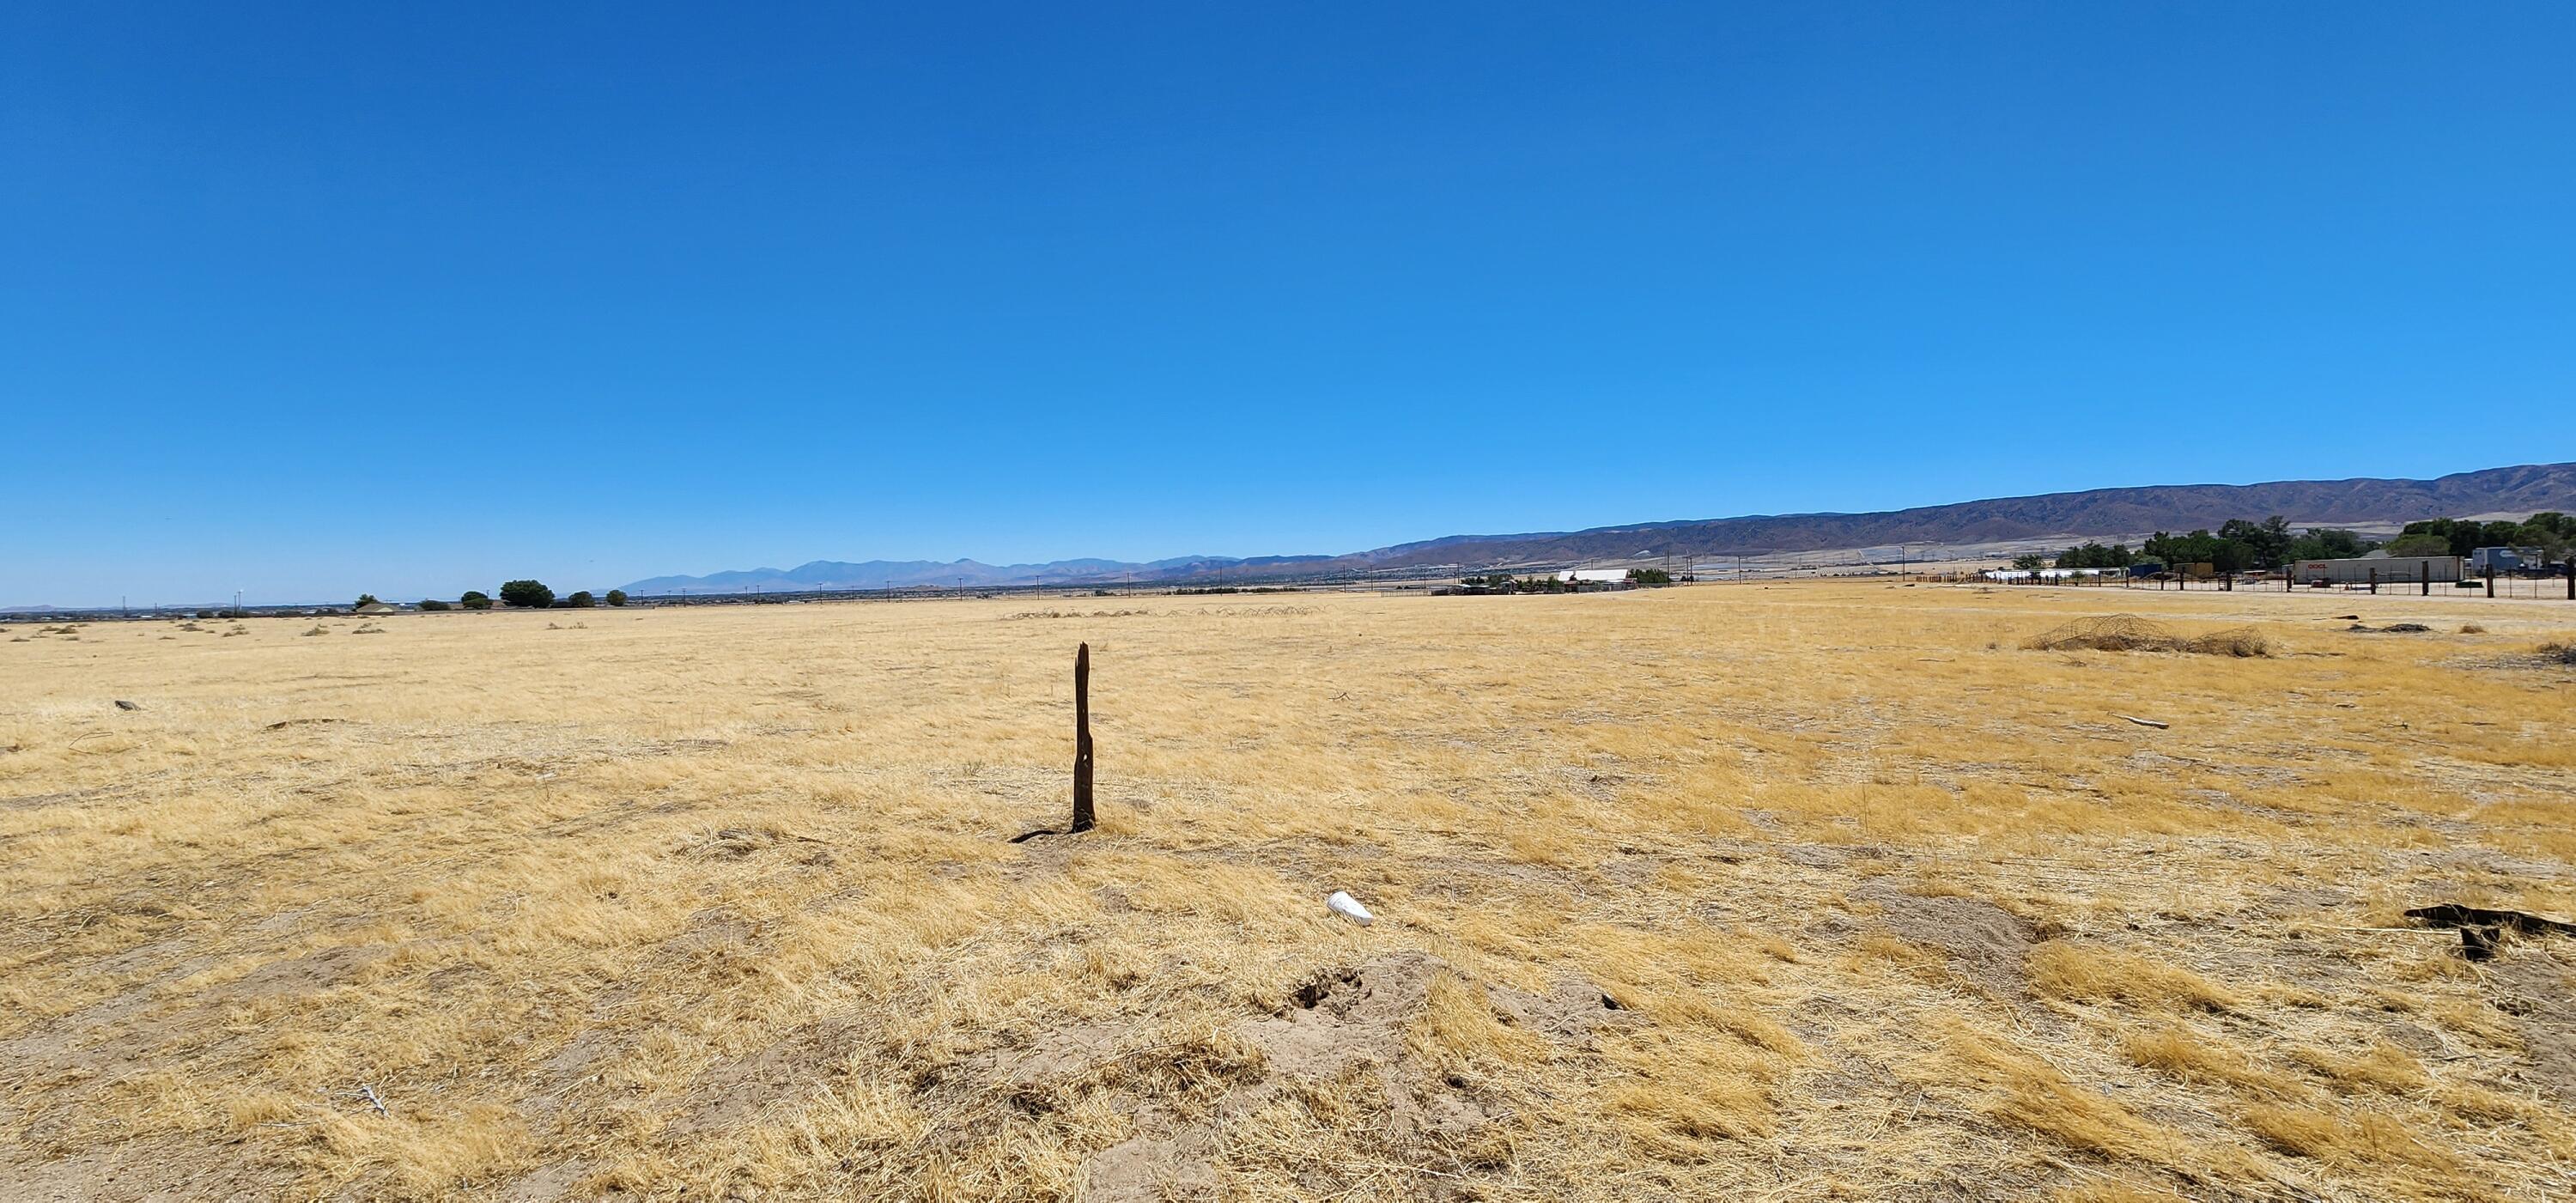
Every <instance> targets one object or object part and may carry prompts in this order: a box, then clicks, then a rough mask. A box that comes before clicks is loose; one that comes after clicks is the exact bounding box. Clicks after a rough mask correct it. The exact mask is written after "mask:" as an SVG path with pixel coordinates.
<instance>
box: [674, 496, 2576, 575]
mask: <svg viewBox="0 0 2576 1203" xmlns="http://www.w3.org/2000/svg"><path fill="white" fill-rule="evenodd" d="M2538 510H2562V511H2576V464H2525V465H2522V466H2520V467H2513V468H2488V469H2485V470H2483V471H2478V472H2460V473H2455V474H2453V475H2450V476H2444V477H2438V478H2436V479H2433V480H2381V479H2375V478H2369V477H2361V478H2355V479H2352V480H2284V481H2273V482H2270V483H2267V484H2255V485H2150V486H2147V487H2144V488H2132V489H2090V490H2087V491H2085V492H2081V493H2043V494H2040V495H2039V496H2036V497H2001V498H1995V499H1993V500H1989V501H1962V502H1957V503H1954V504H1951V505H1931V506H1921V507H1918V508H1915V509H1910V510H1887V511H1882V512H1878V513H1869V514H1765V515H1756V516H1752V517H1745V518H1712V519H1702V520H1695V521H1682V522H1647V523H1640V524H1637V525H1633V526H1601V527H1594V528H1592V529H1590V530H1579V531H1550V532H1542V533H1534V534H1519V535H1452V536H1450V537H1448V538H1443V539H1430V540H1425V541H1423V542H1420V543H1400V544H1397V545H1395V546H1393V547H1381V548H1378V549H1376V550H1374V551H1363V552H1354V553H1351V554H1347V555H1338V556H1312V555H1309V556H1270V557H1262V558H1258V559H1250V560H1241V559H1234V558H1231V557H1224V556H1195V557H1186V558H1182V559H1174V560H1161V561H1156V562H1154V563H1150V564H1127V563H1121V562H1116V561H1110V560H1060V561H1057V562H1054V563H1051V564H1011V565H1005V566H1000V567H996V566H992V565H986V564H978V563H975V562H973V561H968V560H960V561H956V562H954V563H946V564H934V563H917V562H908V563H903V564H886V563H881V562H875V561H871V562H868V563H864V564H842V563H836V562H831V561H817V562H815V563H812V564H807V565H804V566H803V567H800V568H795V569H787V570H780V569H770V568H762V569H753V570H750V571H748V572H728V573H716V574H714V575H711V576H705V577H655V578H653V579H651V580H647V581H638V582H636V583H634V584H632V585H628V586H627V587H626V589H627V592H629V593H634V594H638V595H645V594H670V593H681V592H688V593H696V594H706V593H728V592H749V591H751V590H753V589H754V588H762V589H768V590H834V589H864V588H878V587H884V586H887V585H893V586H902V585H907V584H926V585H934V586H940V587H949V586H955V585H964V586H968V587H991V586H1008V585H1035V584H1049V585H1059V584H1065V585H1069V584H1094V583H1105V582H1111V581H1122V580H1123V581H1158V582H1171V581H1194V582H1195V581H1204V580H1209V579H1216V578H1222V579H1224V580H1226V581H1229V582H1231V581H1248V580H1262V579H1286V578H1314V577H1330V576H1336V575H1347V574H1351V573H1358V572H1370V571H1384V570H1388V569H1418V570H1428V569H1434V568H1441V567H1447V566H1456V567H1459V568H1484V567H1488V566H1494V565H1520V564H1544V563H1579V562H1583V561H1599V560H1622V559H1629V558H1632V557H1638V556H1641V555H1642V556H1676V557H1698V556H1733V555H1760V554H1764V553H1768V552H1797V551H1830V550H1837V549H1841V548H1852V547H1886V546H1893V545H1895V544H1899V543H1929V544H1949V545H1957V544H1966V543H2001V542H2010V541H2014V540H2023V539H2039V538H2048V537H2065V538H2072V539H2084V538H2113V537H2120V536H2131V535H2140V534H2145V533H2147V532H2149V531H2158V530H2169V531H2189V530H2195V529H2200V528H2215V527H2217V526H2218V525H2219V524H2220V523H2222V522H2225V521H2227V520H2228V519H2230V518H2247V519H2253V520H2257V521H2259V520H2261V519H2264V518H2267V517H2270V516H2271V515H2274V514H2279V515H2281V516H2282V517H2284V518H2287V519H2289V520H2290V521H2291V522H2292V523H2294V524H2297V525H2300V526H2308V525H2319V526H2331V525H2347V524H2356V523H2386V522H2411V521H2414V520H2415V519H2418V518H2444V517H2466V516H2468V515H2471V514H2496V513H2530V512H2534V511H2538Z"/></svg>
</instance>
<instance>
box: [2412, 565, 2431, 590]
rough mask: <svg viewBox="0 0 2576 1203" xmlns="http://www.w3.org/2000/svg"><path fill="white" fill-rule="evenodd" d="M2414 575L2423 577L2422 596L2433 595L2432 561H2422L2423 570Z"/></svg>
mask: <svg viewBox="0 0 2576 1203" xmlns="http://www.w3.org/2000/svg"><path fill="white" fill-rule="evenodd" d="M2416 575H2418V576H2421V577H2423V578H2424V596H2426V597H2431V596H2433V562H2432V561H2431V560H2426V561H2424V570H2423V571H2422V572H2420V573H2418V574H2416Z"/></svg>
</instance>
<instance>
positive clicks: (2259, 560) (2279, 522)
mask: <svg viewBox="0 0 2576 1203" xmlns="http://www.w3.org/2000/svg"><path fill="white" fill-rule="evenodd" d="M2218 539H2219V541H2220V542H2222V543H2233V544H2235V545H2236V546H2237V547H2238V548H2239V549H2240V550H2238V551H2236V552H2235V553H2233V555H2234V558H2236V559H2238V560H2240V561H2242V564H2243V566H2244V567H2247V568H2278V567H2280V566H2281V560H2282V557H2284V556H2286V555H2288V554H2289V550H2290V522H2289V520H2288V519H2286V518H2283V517H2281V516H2280V515H2279V514H2274V515H2272V516H2271V517H2269V518H2266V519H2264V520H2263V521H2261V522H2247V521H2246V520H2244V519H2242V518H2230V519H2228V520H2227V521H2225V522H2222V523H2220V524H2219V526H2218Z"/></svg>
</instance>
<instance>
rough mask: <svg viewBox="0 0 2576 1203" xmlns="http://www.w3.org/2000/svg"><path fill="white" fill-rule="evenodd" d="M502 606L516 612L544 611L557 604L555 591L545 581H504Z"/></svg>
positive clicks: (502, 584)
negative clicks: (547, 586)
mask: <svg viewBox="0 0 2576 1203" xmlns="http://www.w3.org/2000/svg"><path fill="white" fill-rule="evenodd" d="M501 604H502V605H505V606H508V607H510V608H512V609H514V610H542V609H545V608H546V607H548V606H551V605H553V604H555V591H554V590H552V589H548V588H546V585H545V582H543V581H503V582H501Z"/></svg>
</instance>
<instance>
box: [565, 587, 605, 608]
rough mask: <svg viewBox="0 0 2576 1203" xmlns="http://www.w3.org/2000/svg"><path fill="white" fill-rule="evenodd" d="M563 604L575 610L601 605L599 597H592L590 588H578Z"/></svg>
mask: <svg viewBox="0 0 2576 1203" xmlns="http://www.w3.org/2000/svg"><path fill="white" fill-rule="evenodd" d="M563 604H564V605H565V606H566V607H567V608H570V609H574V610H588V609H593V608H595V607H597V606H598V605H599V599H598V598H595V597H592V596H591V595H590V590H588V589H581V590H576V591H575V592H574V593H573V595H572V596H570V597H567V598H565V599H564V601H563Z"/></svg>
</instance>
